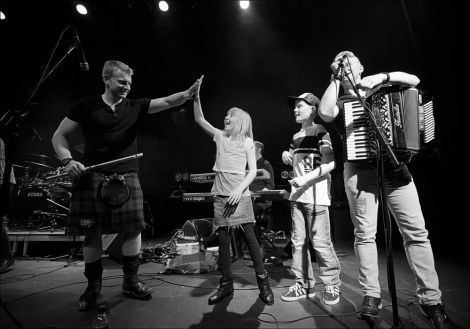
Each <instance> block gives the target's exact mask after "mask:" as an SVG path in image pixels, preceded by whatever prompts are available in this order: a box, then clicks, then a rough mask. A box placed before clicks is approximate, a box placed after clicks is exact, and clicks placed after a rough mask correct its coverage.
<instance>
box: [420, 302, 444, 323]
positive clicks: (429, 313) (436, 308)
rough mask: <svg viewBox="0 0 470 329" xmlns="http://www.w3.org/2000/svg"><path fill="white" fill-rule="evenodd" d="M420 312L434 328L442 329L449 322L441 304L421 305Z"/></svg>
mask: <svg viewBox="0 0 470 329" xmlns="http://www.w3.org/2000/svg"><path fill="white" fill-rule="evenodd" d="M420 306H421V311H422V312H423V313H424V315H425V316H426V317H427V318H428V319H429V320H431V322H432V324H433V325H434V328H436V329H444V328H445V324H444V323H446V322H450V320H449V316H448V315H447V313H446V311H445V309H444V306H443V305H442V304H436V305H423V304H421V305H420Z"/></svg>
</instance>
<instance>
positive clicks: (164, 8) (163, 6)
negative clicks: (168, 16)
mask: <svg viewBox="0 0 470 329" xmlns="http://www.w3.org/2000/svg"><path fill="white" fill-rule="evenodd" d="M158 8H160V10H161V11H168V8H169V6H168V2H166V1H159V2H158Z"/></svg>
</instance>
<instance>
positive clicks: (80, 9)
mask: <svg viewBox="0 0 470 329" xmlns="http://www.w3.org/2000/svg"><path fill="white" fill-rule="evenodd" d="M75 9H76V10H77V12H78V13H79V14H80V15H86V14H87V13H88V10H87V9H86V7H85V6H84V5H82V4H78V5H76V6H75Z"/></svg>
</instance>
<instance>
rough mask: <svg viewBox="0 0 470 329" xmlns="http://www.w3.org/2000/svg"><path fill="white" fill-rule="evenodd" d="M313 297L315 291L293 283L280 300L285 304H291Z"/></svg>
mask: <svg viewBox="0 0 470 329" xmlns="http://www.w3.org/2000/svg"><path fill="white" fill-rule="evenodd" d="M313 297H315V291H313V288H304V287H302V285H301V284H300V283H298V282H296V283H294V284H293V285H292V286H290V287H289V290H288V291H287V292H286V293H284V294H282V295H281V299H282V300H283V301H285V302H292V301H294V300H298V299H300V298H313Z"/></svg>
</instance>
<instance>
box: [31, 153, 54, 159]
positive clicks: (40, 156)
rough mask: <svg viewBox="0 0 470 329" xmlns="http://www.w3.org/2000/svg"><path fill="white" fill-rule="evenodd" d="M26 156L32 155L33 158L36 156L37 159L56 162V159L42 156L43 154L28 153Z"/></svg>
mask: <svg viewBox="0 0 470 329" xmlns="http://www.w3.org/2000/svg"><path fill="white" fill-rule="evenodd" d="M28 155H33V156H36V157H39V158H42V159H49V160H54V161H57V159H56V158H52V157H50V156H47V155H43V154H35V153H28Z"/></svg>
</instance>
